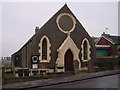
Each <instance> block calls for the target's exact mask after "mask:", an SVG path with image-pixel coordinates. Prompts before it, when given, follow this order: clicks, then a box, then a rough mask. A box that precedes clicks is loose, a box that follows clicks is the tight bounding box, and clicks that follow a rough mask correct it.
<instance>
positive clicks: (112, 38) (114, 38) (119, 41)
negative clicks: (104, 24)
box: [102, 33, 120, 45]
mask: <svg viewBox="0 0 120 90" xmlns="http://www.w3.org/2000/svg"><path fill="white" fill-rule="evenodd" d="M102 36H103V37H105V38H107V39H108V40H109V41H110V42H112V43H114V44H117V45H120V36H113V35H110V34H105V33H103V34H102Z"/></svg>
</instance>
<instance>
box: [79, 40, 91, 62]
mask: <svg viewBox="0 0 120 90" xmlns="http://www.w3.org/2000/svg"><path fill="white" fill-rule="evenodd" d="M81 48H82V50H81V53H82V61H83V62H86V61H89V60H90V59H91V57H90V54H91V51H90V48H91V46H90V43H89V41H88V39H87V38H85V39H84V40H83V41H82V45H81Z"/></svg>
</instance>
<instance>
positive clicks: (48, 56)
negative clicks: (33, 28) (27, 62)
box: [39, 36, 51, 62]
mask: <svg viewBox="0 0 120 90" xmlns="http://www.w3.org/2000/svg"><path fill="white" fill-rule="evenodd" d="M44 38H45V39H46V42H47V60H42V42H43V39H44ZM39 47H40V49H39V53H40V55H39V61H40V62H50V60H51V56H50V54H51V50H50V47H51V43H50V41H49V39H48V37H47V36H43V37H42V38H41V40H40V43H39Z"/></svg>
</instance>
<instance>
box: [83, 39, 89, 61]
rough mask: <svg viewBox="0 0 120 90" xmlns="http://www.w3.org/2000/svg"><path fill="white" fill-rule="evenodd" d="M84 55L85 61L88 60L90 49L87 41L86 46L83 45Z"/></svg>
mask: <svg viewBox="0 0 120 90" xmlns="http://www.w3.org/2000/svg"><path fill="white" fill-rule="evenodd" d="M83 48H84V49H83V53H84V60H87V58H88V47H87V41H86V40H85V41H84V44H83Z"/></svg>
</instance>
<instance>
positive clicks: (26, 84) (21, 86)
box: [2, 70, 120, 89]
mask: <svg viewBox="0 0 120 90" xmlns="http://www.w3.org/2000/svg"><path fill="white" fill-rule="evenodd" d="M118 73H120V72H119V71H118V70H110V71H102V72H94V73H81V74H77V75H71V76H67V77H58V78H51V79H40V80H34V81H27V82H20V83H13V84H6V85H3V87H2V88H3V89H7V88H9V89H10V88H11V89H27V88H35V87H44V86H50V85H56V84H61V83H68V82H74V81H80V80H86V79H92V78H97V77H102V76H107V75H113V74H118Z"/></svg>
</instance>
